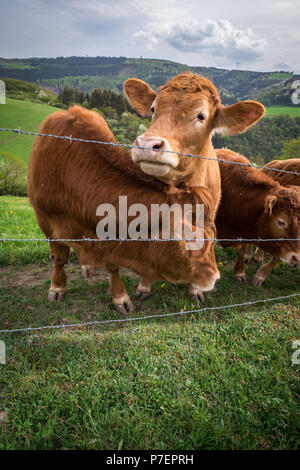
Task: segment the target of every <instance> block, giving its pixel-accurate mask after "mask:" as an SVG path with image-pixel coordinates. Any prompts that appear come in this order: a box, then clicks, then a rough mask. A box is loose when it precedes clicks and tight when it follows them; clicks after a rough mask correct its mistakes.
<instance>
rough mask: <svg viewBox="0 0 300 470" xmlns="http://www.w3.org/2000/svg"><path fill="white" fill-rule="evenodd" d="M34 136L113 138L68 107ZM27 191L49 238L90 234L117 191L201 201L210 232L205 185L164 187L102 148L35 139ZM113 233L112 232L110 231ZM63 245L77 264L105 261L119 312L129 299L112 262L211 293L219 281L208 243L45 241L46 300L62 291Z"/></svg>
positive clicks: (208, 234) (210, 205)
mask: <svg viewBox="0 0 300 470" xmlns="http://www.w3.org/2000/svg"><path fill="white" fill-rule="evenodd" d="M41 133H46V134H56V135H61V136H64V135H71V134H72V136H73V137H80V138H83V139H94V140H100V141H106V142H110V141H114V136H113V134H112V133H111V131H110V130H109V128H108V127H107V124H106V123H105V121H104V120H103V118H102V117H101V116H99V114H98V113H96V112H92V111H88V110H86V109H84V108H81V107H80V106H74V107H73V108H70V109H69V110H68V111H58V112H57V113H54V114H52V115H51V116H49V117H48V118H47V119H46V120H45V122H44V123H43V125H42V127H41ZM28 194H29V198H30V202H31V204H32V205H33V207H34V210H35V213H36V217H37V220H38V223H39V226H40V227H41V229H42V231H43V232H44V234H45V235H46V237H49V238H51V239H57V238H72V239H74V238H75V239H78V238H79V239H82V238H83V237H86V238H97V235H96V226H97V223H98V222H99V217H97V215H96V210H97V207H98V206H99V204H102V203H110V204H113V205H114V207H116V208H118V201H119V196H120V195H126V196H127V197H128V206H130V205H132V204H133V203H141V204H144V205H145V206H146V207H149V206H150V204H151V203H153V204H162V203H167V204H173V203H174V202H178V203H179V204H181V205H182V204H185V203H193V202H195V200H196V201H197V202H202V203H203V204H204V206H205V219H206V225H205V230H204V236H205V238H212V237H214V235H215V228H214V223H213V222H214V221H213V215H214V202H213V197H212V195H211V194H210V193H209V191H208V190H207V188H205V187H199V186H197V188H185V187H183V186H182V187H181V188H180V189H178V190H177V191H174V190H172V191H170V187H169V186H167V185H165V184H164V183H162V182H159V181H157V180H156V179H154V178H152V177H150V176H148V175H146V174H145V173H143V172H142V171H141V170H140V169H139V168H138V167H137V166H136V165H135V164H134V163H133V161H132V159H131V158H130V155H129V153H128V152H127V151H125V150H123V149H121V148H118V147H111V146H107V145H100V144H93V143H83V142H79V141H76V142H75V141H73V142H70V141H67V140H63V139H55V138H49V137H37V138H36V140H35V143H34V146H33V149H32V152H31V155H30V160H29V175H28ZM117 236H118V233H117ZM70 247H72V248H74V249H75V251H76V252H77V253H78V256H79V258H80V260H81V261H83V260H84V261H85V262H86V261H89V260H91V259H92V260H93V264H94V265H95V266H97V265H100V264H105V265H106V267H107V269H108V270H109V273H110V291H111V295H112V298H113V304H114V306H115V307H116V308H117V310H118V311H119V312H121V313H126V312H127V311H131V310H132V309H133V304H132V302H131V300H130V298H129V296H128V294H127V292H126V290H125V287H124V284H123V283H122V281H121V279H120V277H119V266H123V267H126V268H128V269H131V270H132V271H134V272H136V273H138V274H139V275H141V276H143V277H145V278H147V279H149V280H151V282H152V281H154V280H155V279H162V280H169V281H172V282H187V283H190V284H191V285H192V286H194V287H195V289H196V290H210V289H212V288H213V287H214V284H215V281H216V280H217V279H218V278H219V272H218V269H217V266H216V261H215V256H214V249H213V244H212V243H210V242H207V243H205V244H204V246H203V249H202V250H200V251H196V252H190V251H188V250H186V244H185V242H179V241H176V242H131V241H130V242H124V243H120V242H114V241H104V242H100V241H99V242H98V241H97V242H66V243H62V242H50V251H51V257H52V260H53V272H52V278H51V287H50V290H49V298H50V299H51V300H62V299H63V298H64V295H65V291H66V273H65V270H64V265H65V263H66V262H67V260H68V257H69V251H70Z"/></svg>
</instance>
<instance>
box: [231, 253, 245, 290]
mask: <svg viewBox="0 0 300 470" xmlns="http://www.w3.org/2000/svg"><path fill="white" fill-rule="evenodd" d="M235 251H236V254H237V260H236V262H235V265H234V276H235V278H236V280H237V281H238V282H240V283H241V284H244V285H246V284H247V278H246V264H245V256H244V247H243V245H240V246H237V247H236V248H235Z"/></svg>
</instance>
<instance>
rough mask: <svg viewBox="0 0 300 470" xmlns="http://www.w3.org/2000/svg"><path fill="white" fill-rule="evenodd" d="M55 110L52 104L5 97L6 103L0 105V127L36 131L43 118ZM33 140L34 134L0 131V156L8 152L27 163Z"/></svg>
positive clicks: (56, 109)
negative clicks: (20, 134)
mask: <svg viewBox="0 0 300 470" xmlns="http://www.w3.org/2000/svg"><path fill="white" fill-rule="evenodd" d="M55 111H58V108H55V107H53V106H47V105H45V104H39V103H32V102H31V101H22V100H15V99H11V98H7V99H6V104H5V105H0V127H2V128H12V129H21V130H26V131H31V132H38V131H39V129H40V127H41V124H42V122H43V121H44V119H45V118H46V117H47V116H49V114H52V113H54V112H55ZM33 141H34V136H29V135H22V136H19V135H17V134H14V133H11V132H0V158H1V154H2V153H3V152H9V153H13V154H15V155H17V156H19V157H21V158H22V160H23V161H24V162H25V163H27V162H28V158H29V155H30V151H31V148H32V144H33Z"/></svg>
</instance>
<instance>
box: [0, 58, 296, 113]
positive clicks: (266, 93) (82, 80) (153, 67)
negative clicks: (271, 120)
mask: <svg viewBox="0 0 300 470" xmlns="http://www.w3.org/2000/svg"><path fill="white" fill-rule="evenodd" d="M187 69H188V70H194V71H196V72H197V73H200V74H202V75H205V76H207V77H208V78H210V79H212V80H213V82H214V83H215V84H216V86H217V87H218V88H219V90H220V92H221V95H222V99H223V102H224V103H225V104H230V103H232V102H233V101H235V100H239V99H260V100H261V101H262V102H263V103H264V104H265V105H267V106H271V105H273V104H276V105H280V104H281V105H292V103H291V100H290V96H291V83H292V81H293V80H296V79H299V76H296V75H293V74H292V73H285V72H268V73H264V72H253V71H245V70H225V69H217V68H214V67H189V66H187V65H185V64H180V63H176V62H172V61H168V60H159V59H135V58H126V57H57V58H51V59H47V58H30V59H3V58H2V59H1V58H0V77H7V76H9V77H11V78H15V79H21V80H27V81H29V82H34V83H38V84H40V85H43V86H47V87H49V88H50V89H51V90H53V91H56V92H59V91H60V90H61V89H62V88H63V87H64V86H69V87H77V88H79V89H80V90H83V91H88V92H90V91H92V90H93V89H94V88H109V89H111V90H114V91H121V90H122V85H123V82H124V80H125V79H126V78H128V77H130V76H135V77H138V78H140V79H142V80H145V81H147V82H149V83H150V84H151V86H153V87H154V88H156V87H159V86H161V85H163V84H164V83H165V82H166V81H167V80H168V79H169V78H170V77H172V76H174V75H176V74H178V73H180V72H183V71H184V70H187Z"/></svg>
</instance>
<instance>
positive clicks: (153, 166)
mask: <svg viewBox="0 0 300 470" xmlns="http://www.w3.org/2000/svg"><path fill="white" fill-rule="evenodd" d="M124 92H125V94H126V96H127V98H128V100H129V102H130V103H131V105H132V106H133V108H134V109H135V110H136V111H137V112H138V113H139V114H140V115H141V116H147V115H152V121H151V125H150V128H149V129H148V130H147V131H146V132H144V133H143V134H141V135H140V136H138V137H137V138H136V140H135V142H134V146H138V147H147V148H148V150H143V149H139V148H133V149H132V158H133V160H134V161H135V162H136V163H137V164H138V165H139V166H140V167H141V169H142V170H143V171H144V172H145V173H147V174H149V175H152V176H155V177H156V178H158V179H159V180H161V181H163V182H164V183H167V184H170V183H173V184H178V183H180V182H182V181H186V180H187V179H189V177H190V176H191V175H192V174H193V173H194V172H195V170H196V169H197V167H199V165H201V164H203V160H202V161H201V159H199V158H190V157H183V156H179V155H177V154H176V153H175V152H182V153H194V154H199V155H202V156H206V157H212V158H216V156H215V153H214V149H213V146H212V142H211V138H212V135H213V132H215V131H220V132H226V133H228V134H236V133H239V132H243V131H245V130H246V129H247V128H248V127H249V126H251V125H252V124H254V123H256V122H257V121H258V120H259V119H260V118H261V117H262V116H263V114H264V107H263V105H262V104H260V103H258V102H256V101H241V102H239V103H236V104H234V105H231V106H222V104H221V100H220V96H219V93H218V91H217V89H216V88H215V86H214V85H213V84H212V83H211V82H210V80H208V79H207V78H205V77H201V76H200V75H198V74H194V73H192V72H185V73H182V74H180V75H178V76H177V77H175V78H173V79H172V80H170V81H169V82H168V83H167V84H166V85H164V86H163V87H161V89H160V91H159V93H158V94H157V93H155V91H154V90H152V89H151V88H150V86H149V85H147V84H146V83H145V82H143V81H142V80H139V79H137V78H130V79H128V80H126V82H125V83H124ZM157 150H166V151H167V152H166V153H164V152H159V151H157Z"/></svg>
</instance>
